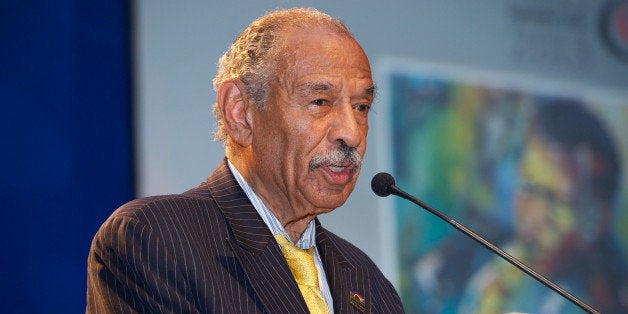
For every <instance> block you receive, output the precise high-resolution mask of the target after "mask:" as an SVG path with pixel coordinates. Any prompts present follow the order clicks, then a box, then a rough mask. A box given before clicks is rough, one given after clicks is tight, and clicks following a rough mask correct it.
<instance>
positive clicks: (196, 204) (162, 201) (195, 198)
mask: <svg viewBox="0 0 628 314" xmlns="http://www.w3.org/2000/svg"><path fill="white" fill-rule="evenodd" d="M214 205H215V202H214V200H213V197H212V196H211V194H210V193H209V190H208V189H207V187H206V183H201V184H200V185H199V186H197V187H195V188H193V189H190V190H188V191H186V192H183V193H180V194H168V195H155V196H148V197H141V198H137V199H134V200H131V201H129V202H127V203H126V204H124V205H122V206H120V207H119V208H117V209H116V210H115V211H114V212H113V213H112V214H111V217H130V218H137V219H139V218H147V217H150V216H151V215H159V214H164V213H167V212H172V211H176V212H178V213H185V212H187V211H190V210H194V209H207V208H214V207H215V206H214ZM141 220H143V219H141Z"/></svg>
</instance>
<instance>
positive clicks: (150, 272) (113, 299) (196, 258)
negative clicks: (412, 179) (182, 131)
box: [87, 162, 403, 313]
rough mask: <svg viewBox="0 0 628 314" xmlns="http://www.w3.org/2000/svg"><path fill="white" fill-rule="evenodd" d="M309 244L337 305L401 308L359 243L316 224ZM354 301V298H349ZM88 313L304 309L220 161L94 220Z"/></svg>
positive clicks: (270, 241) (343, 309)
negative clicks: (190, 184) (176, 186)
mask: <svg viewBox="0 0 628 314" xmlns="http://www.w3.org/2000/svg"><path fill="white" fill-rule="evenodd" d="M316 223H317V226H316V244H317V247H318V250H319V253H320V255H321V259H322V261H323V265H324V268H325V272H326V275H327V278H328V281H329V285H330V289H331V293H332V296H333V299H334V310H335V312H336V313H359V312H360V311H359V310H358V308H359V307H360V306H359V304H358V306H355V305H353V304H355V303H356V302H355V301H356V299H357V298H355V297H353V301H350V300H351V295H352V294H353V292H357V293H358V294H359V295H361V296H362V298H363V299H364V302H363V303H362V305H363V306H364V307H363V310H364V312H366V313H402V312H403V308H402V305H401V302H400V300H399V296H398V295H397V293H396V291H395V290H394V288H393V286H392V285H391V284H390V282H389V281H388V280H387V279H386V278H385V277H384V276H383V275H382V273H381V272H380V271H379V269H378V268H377V267H376V266H375V265H374V264H373V262H372V261H371V260H370V259H369V258H368V257H367V256H366V255H365V254H364V253H363V252H362V251H360V250H359V249H358V248H356V247H355V246H353V245H351V244H350V243H348V242H347V241H345V240H343V239H341V238H340V237H338V236H336V235H335V234H333V233H331V232H329V231H327V230H325V229H324V228H322V227H321V225H320V223H319V222H318V220H317V221H316ZM357 303H360V302H357ZM87 312H90V313H92V312H93V313H110V312H115V313H119V312H142V313H148V312H158V313H164V312H174V313H307V306H306V305H305V302H304V301H303V298H302V296H301V293H300V291H299V288H298V287H297V284H296V282H295V281H294V279H293V277H292V274H291V273H290V269H289V268H288V266H287V264H286V262H285V259H284V257H283V255H282V253H281V250H280V249H279V247H278V245H277V244H276V242H275V239H274V238H273V236H272V235H271V233H270V230H269V229H268V228H267V227H266V225H265V224H264V222H263V221H262V219H261V218H260V217H259V215H258V214H257V212H256V211H255V208H253V205H252V204H251V203H250V201H249V200H248V198H247V197H246V195H245V194H244V192H243V191H242V189H241V188H240V186H239V185H238V183H237V182H236V181H235V178H234V177H233V175H232V174H231V172H230V171H229V169H228V167H227V165H226V162H223V163H221V164H220V165H219V166H218V167H217V168H216V170H215V171H214V172H213V173H212V174H211V175H210V176H209V177H208V178H207V181H206V182H203V183H202V184H201V185H199V186H198V187H197V188H194V189H192V190H189V191H187V192H185V193H183V194H180V195H168V196H156V197H148V198H144V199H138V200H134V201H131V202H129V203H127V204H125V205H124V206H122V207H120V208H119V209H117V210H116V211H115V212H114V213H113V214H112V215H111V217H110V218H109V219H108V220H107V221H106V222H105V223H104V224H103V225H102V227H101V228H100V230H99V231H98V233H97V234H96V236H95V237H94V240H93V242H92V247H91V250H90V253H89V258H88V284H87Z"/></svg>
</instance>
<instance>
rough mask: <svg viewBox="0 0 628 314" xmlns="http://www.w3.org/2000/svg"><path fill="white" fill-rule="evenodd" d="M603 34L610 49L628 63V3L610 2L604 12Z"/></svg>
mask: <svg viewBox="0 0 628 314" xmlns="http://www.w3.org/2000/svg"><path fill="white" fill-rule="evenodd" d="M602 12H603V13H602V17H601V24H600V25H601V33H602V38H603V39H604V42H605V44H606V45H607V46H608V47H609V49H610V50H611V51H612V52H613V54H615V55H616V56H618V57H619V58H621V59H623V60H624V61H628V1H626V0H621V1H610V2H609V3H608V4H607V5H606V6H605V8H604V10H603V11H602Z"/></svg>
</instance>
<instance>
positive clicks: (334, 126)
mask: <svg viewBox="0 0 628 314" xmlns="http://www.w3.org/2000/svg"><path fill="white" fill-rule="evenodd" d="M336 109H337V110H336V113H335V115H334V118H333V119H332V121H331V125H330V131H329V140H330V141H331V142H336V141H338V142H344V143H345V144H346V145H347V146H349V147H358V146H359V145H360V144H361V143H362V141H363V140H364V136H365V135H366V134H364V133H365V132H366V126H363V125H360V123H359V122H358V120H357V117H356V114H358V113H357V111H355V110H354V109H353V107H352V106H351V104H350V103H345V104H342V105H341V106H339V107H337V108H336Z"/></svg>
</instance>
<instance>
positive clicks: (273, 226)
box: [227, 160, 316, 249]
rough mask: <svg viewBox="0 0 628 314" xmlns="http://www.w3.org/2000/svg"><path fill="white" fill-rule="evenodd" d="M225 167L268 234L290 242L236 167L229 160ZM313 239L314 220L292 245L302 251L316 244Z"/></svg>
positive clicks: (314, 234) (288, 237)
mask: <svg viewBox="0 0 628 314" xmlns="http://www.w3.org/2000/svg"><path fill="white" fill-rule="evenodd" d="M227 165H228V166H229V170H231V173H233V176H234V177H235V179H236V181H237V182H238V184H239V185H240V187H241V188H242V190H243V191H244V193H245V194H246V196H247V197H248V198H249V200H250V201H251V203H252V204H253V207H254V208H255V210H256V211H257V213H258V214H259V215H260V216H261V217H262V220H263V221H264V223H265V224H266V226H268V228H269V229H270V232H271V233H272V234H273V236H274V235H276V234H281V235H283V236H284V237H286V239H288V241H292V240H291V239H290V236H288V233H287V232H286V230H285V229H284V227H283V226H282V225H281V223H280V222H279V220H278V219H277V217H275V215H274V214H273V213H272V212H271V211H270V209H268V207H266V204H264V202H263V201H262V199H260V198H259V196H257V194H255V191H253V189H252V188H251V186H250V185H249V184H248V183H247V182H246V180H244V177H242V175H241V174H240V172H239V171H238V169H236V167H235V166H234V165H233V164H232V163H231V161H229V160H227ZM315 239H316V224H315V223H314V220H312V221H310V223H309V224H308V225H307V227H306V228H305V231H304V232H303V234H302V235H301V238H300V239H299V241H297V243H294V244H295V245H296V246H298V247H300V248H302V249H308V248H311V247H312V246H314V245H315V244H316V241H315Z"/></svg>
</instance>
